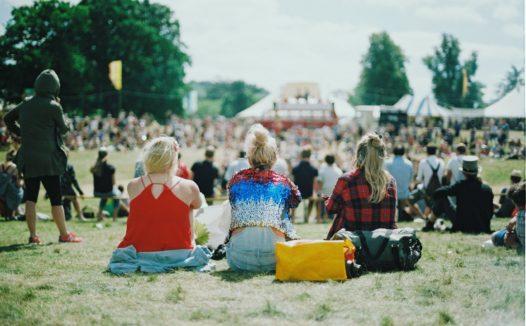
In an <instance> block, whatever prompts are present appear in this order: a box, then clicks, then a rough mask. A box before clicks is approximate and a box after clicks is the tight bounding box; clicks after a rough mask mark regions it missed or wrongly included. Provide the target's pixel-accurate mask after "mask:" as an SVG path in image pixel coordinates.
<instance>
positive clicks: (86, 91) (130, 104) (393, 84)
mask: <svg viewBox="0 0 526 326" xmlns="http://www.w3.org/2000/svg"><path fill="white" fill-rule="evenodd" d="M369 41H370V45H369V48H368V50H367V52H366V53H365V54H364V56H363V57H362V60H361V65H362V71H361V74H360V79H359V83H358V85H357V86H356V87H355V89H354V91H353V92H352V95H351V97H350V102H351V103H352V104H355V105H356V104H385V105H390V104H394V103H395V102H396V101H398V100H399V99H400V98H401V97H402V96H404V95H406V94H411V93H412V88H411V86H410V84H409V80H408V78H407V74H406V68H405V64H406V63H407V60H408V59H407V57H406V56H405V55H404V53H403V51H402V49H401V48H400V47H399V46H398V45H396V44H395V43H394V42H393V40H392V39H391V38H390V36H389V35H388V34H387V32H380V33H374V34H372V35H371V36H370V39H369ZM460 53H461V49H460V42H459V41H458V39H457V38H455V37H454V36H452V35H449V34H444V35H443V36H442V41H441V43H440V44H439V45H438V46H437V47H435V48H434V49H433V53H432V54H430V55H428V56H426V57H425V58H423V59H422V62H423V64H424V65H425V66H426V67H428V68H429V70H430V71H431V72H432V76H433V77H432V84H433V93H434V95H435V97H436V99H437V101H438V103H439V104H440V105H442V106H446V107H452V106H454V107H482V106H484V105H485V103H484V102H483V95H484V93H483V90H484V84H482V83H481V82H479V81H477V80H476V79H475V74H476V72H477V69H478V62H477V59H478V57H477V53H476V52H473V53H471V54H470V56H469V58H468V59H467V60H465V61H461V60H460ZM113 60H122V62H123V73H122V79H123V80H122V84H123V90H122V94H121V96H122V108H123V109H124V110H126V111H133V112H135V113H137V114H142V113H145V112H149V113H152V114H154V115H155V116H156V117H158V118H161V117H164V116H166V115H167V114H169V113H175V114H178V115H184V114H185V112H184V109H183V103H182V102H183V101H182V99H183V97H184V96H185V94H186V93H187V92H188V91H189V90H191V89H195V90H197V92H198V94H199V110H198V112H197V113H198V115H200V116H207V115H224V116H226V117H232V116H234V115H235V114H237V113H238V112H240V111H241V110H243V109H245V108H247V107H248V106H250V105H252V104H253V103H254V102H256V101H257V100H259V99H260V98H261V97H263V96H265V95H266V94H267V93H268V92H267V91H266V90H264V89H262V88H259V87H257V86H255V85H250V84H247V83H245V82H244V81H233V82H192V83H190V84H185V83H184V81H183V80H184V77H185V69H186V67H187V66H188V65H190V64H191V58H190V57H189V55H188V54H187V53H186V48H185V45H184V44H183V43H182V42H181V38H180V27H179V22H178V20H177V19H176V18H175V13H174V12H173V11H172V10H171V9H170V8H168V7H166V6H163V5H160V4H155V3H150V2H149V1H148V0H81V1H80V2H79V3H78V4H75V5H73V4H71V3H69V2H65V1H62V0H37V1H35V2H34V3H33V4H32V5H29V6H21V7H17V8H14V9H13V10H12V12H11V19H10V20H9V21H8V23H7V25H6V28H5V33H4V34H3V35H2V36H0V76H2V78H0V97H1V98H3V99H4V100H6V101H8V102H19V101H20V100H21V98H22V97H23V96H24V93H25V92H26V91H27V90H28V89H30V88H31V87H32V85H33V82H34V79H35V77H36V76H37V74H38V73H39V72H40V71H41V70H43V69H45V68H53V69H54V70H55V71H56V72H57V73H58V75H59V76H60V78H61V80H62V89H61V100H62V103H63V107H64V108H65V110H66V111H75V112H76V113H78V114H82V115H88V114H92V113H94V112H95V111H102V112H105V113H111V114H116V113H117V110H118V109H119V108H118V103H119V101H118V97H119V94H118V92H117V91H116V90H115V89H114V88H113V86H112V84H111V82H110V80H109V78H108V64H109V63H110V62H111V61H113ZM523 73H524V69H519V68H516V67H513V66H512V67H511V69H510V71H508V72H507V73H506V76H505V77H504V79H503V81H502V82H501V84H500V85H499V94H498V96H503V95H504V94H505V93H507V92H508V91H510V90H511V89H513V88H515V87H516V86H517V85H519V84H520V85H523V84H524V77H523Z"/></svg>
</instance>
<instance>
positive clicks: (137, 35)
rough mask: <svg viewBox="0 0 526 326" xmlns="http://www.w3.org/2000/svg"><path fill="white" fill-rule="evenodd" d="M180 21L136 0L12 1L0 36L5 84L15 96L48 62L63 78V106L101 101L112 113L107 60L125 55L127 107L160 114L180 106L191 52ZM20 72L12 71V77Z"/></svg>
mask: <svg viewBox="0 0 526 326" xmlns="http://www.w3.org/2000/svg"><path fill="white" fill-rule="evenodd" d="M183 49H184V45H183V44H182V43H181V41H180V33H179V23H178V21H177V20H176V19H174V18H173V12H172V11H171V10H170V9H169V8H168V7H166V6H162V5H159V4H151V3H150V2H149V1H147V0H144V1H138V0H82V1H81V2H80V3H79V4H77V5H75V6H72V5H70V4H69V3H67V2H63V1H60V0H49V1H44V0H39V1H36V2H35V3H34V4H33V5H32V6H22V7H19V8H15V9H13V12H12V18H11V20H10V21H9V22H8V24H7V26H6V32H5V34H4V35H3V36H1V37H0V73H2V75H3V74H4V73H7V74H9V75H10V76H17V77H16V78H18V79H17V80H15V81H14V82H12V80H11V79H10V80H9V82H7V81H5V80H2V81H1V82H0V89H2V90H3V93H5V94H7V96H6V97H8V99H10V100H16V97H18V98H19V95H18V94H20V93H21V92H22V91H23V90H24V89H25V88H30V87H32V85H33V81H34V78H35V77H36V75H37V74H38V73H39V72H40V71H41V70H43V69H45V68H52V69H55V70H56V71H57V73H58V75H59V77H60V78H61V80H62V90H61V97H62V100H63V106H64V108H65V110H66V111H67V110H70V109H72V108H81V109H82V111H83V112H84V113H90V112H93V111H95V110H96V109H97V108H102V109H103V110H104V111H105V112H107V113H109V112H112V113H115V112H116V109H117V102H118V101H117V96H118V93H117V91H115V90H114V89H113V86H112V85H111V83H110V81H109V78H108V64H109V62H111V61H113V60H116V59H120V60H122V61H123V92H122V94H123V108H124V109H126V110H130V111H135V112H136V113H138V114H142V113H144V112H151V113H153V114H155V115H156V116H157V117H163V116H164V114H165V113H166V112H168V111H170V112H175V113H178V114H182V113H183V112H182V98H183V95H184V94H185V92H186V91H187V87H186V86H185V84H184V82H183V78H184V75H185V67H186V65H188V64H189V63H190V58H189V57H188V55H187V54H186V53H185V52H184V51H183ZM14 78H15V77H14Z"/></svg>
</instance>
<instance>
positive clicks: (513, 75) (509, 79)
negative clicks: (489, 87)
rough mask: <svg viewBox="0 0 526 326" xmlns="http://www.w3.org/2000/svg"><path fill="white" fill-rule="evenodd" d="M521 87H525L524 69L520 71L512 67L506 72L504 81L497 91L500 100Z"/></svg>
mask: <svg viewBox="0 0 526 326" xmlns="http://www.w3.org/2000/svg"><path fill="white" fill-rule="evenodd" d="M519 86H524V67H523V68H521V69H519V68H517V67H515V66H511V68H510V70H508V71H507V72H506V76H505V77H504V79H503V80H502V81H501V82H500V83H499V86H498V90H497V96H498V98H499V99H500V98H501V97H503V96H504V95H506V94H508V93H509V92H510V91H512V90H514V89H515V88H517V87H519Z"/></svg>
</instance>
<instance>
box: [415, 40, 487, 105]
mask: <svg viewBox="0 0 526 326" xmlns="http://www.w3.org/2000/svg"><path fill="white" fill-rule="evenodd" d="M460 53H461V50H460V44H459V41H458V39H457V38H455V37H454V36H453V35H450V34H443V35H442V42H441V43H440V46H439V47H435V49H434V53H433V54H432V55H429V56H427V57H425V58H423V62H424V64H425V65H426V66H427V67H428V68H429V70H431V72H432V73H433V79H432V81H433V93H434V95H435V98H436V99H437V102H438V103H439V104H440V105H442V106H446V107H471V108H477V107H482V106H483V105H484V102H483V100H482V97H483V92H482V89H483V88H484V85H483V84H482V83H480V82H478V81H475V80H474V79H473V78H474V76H475V73H476V72H477V69H478V63H477V53H476V52H472V53H471V55H470V56H469V59H468V60H466V61H465V62H464V63H462V62H461V61H460Z"/></svg>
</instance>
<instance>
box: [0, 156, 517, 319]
mask: <svg viewBox="0 0 526 326" xmlns="http://www.w3.org/2000/svg"><path fill="white" fill-rule="evenodd" d="M137 155H138V153H137V152H135V153H133V152H132V153H113V154H110V162H112V163H113V164H115V165H116V166H117V167H118V168H117V179H118V180H119V183H123V184H125V183H126V180H128V179H130V178H131V176H132V174H133V163H134V162H135V159H136V157H137ZM202 155H203V153H202V151H186V152H184V153H183V158H184V161H185V162H186V163H190V164H191V163H192V162H193V161H194V160H196V159H200V158H201V157H202ZM95 156H96V153H95V152H80V153H72V155H71V161H72V162H73V164H74V165H75V167H76V169H77V173H78V175H79V179H80V180H81V183H82V185H83V187H84V189H85V190H86V192H87V193H90V184H91V178H90V175H89V172H88V167H89V166H90V165H91V164H93V161H94V158H95ZM482 165H483V167H484V172H483V177H484V179H486V180H488V181H491V185H492V186H493V188H494V190H498V189H499V188H500V187H501V186H503V185H506V184H507V183H508V175H509V171H511V169H513V168H520V169H524V161H520V162H519V161H493V160H489V159H487V160H483V161H482ZM83 204H87V205H90V206H92V207H96V202H95V201H94V200H88V201H86V203H83ZM38 208H39V211H42V212H45V213H49V205H48V204H47V203H44V202H43V201H42V200H41V201H40V203H39V205H38ZM506 222H507V220H506V219H495V220H493V223H492V227H493V229H498V228H500V227H503V226H504V225H505V224H506ZM402 226H413V227H415V228H419V227H421V226H422V225H421V224H417V223H406V224H402ZM37 227H38V232H39V234H40V236H41V237H42V239H43V240H44V242H45V245H42V246H28V245H26V244H25V243H26V240H27V227H26V225H25V223H22V222H3V221H2V222H0V325H41V324H48V325H73V324H75V325H77V324H81V325H85V324H97V325H99V324H100V325H167V324H169V325H172V324H173V325H181V324H207V325H214V324H241V325H244V324H255V325H268V324H278V325H282V324H283V325H289V324H301V325H308V324H318V323H320V322H323V323H327V324H347V325H446V324H457V325H475V324H476V325H524V321H525V319H524V313H525V312H524V304H525V301H524V267H525V266H524V258H523V257H521V256H518V255H517V254H516V253H515V252H514V251H511V250H505V249H502V248H489V249H484V248H482V246H481V245H482V243H483V242H484V241H485V240H486V239H488V236H487V235H462V234H440V233H419V237H420V239H421V241H422V243H423V246H424V252H423V258H422V259H421V260H420V262H419V263H418V265H417V268H416V269H415V270H414V271H411V272H403V273H402V272H396V273H369V274H365V275H363V276H361V277H359V278H356V279H352V280H349V281H347V282H320V283H309V282H297V283H279V282H275V281H274V276H273V275H272V274H253V273H247V274H241V273H233V272H230V271H229V270H228V266H227V264H226V261H224V260H223V261H219V262H217V265H216V270H215V271H214V272H211V273H202V274H201V273H194V272H189V271H176V272H173V273H169V274H160V275H148V274H134V275H131V276H126V277H116V276H113V275H111V274H108V273H106V272H105V267H106V264H107V262H108V259H109V257H110V255H111V252H112V250H113V249H114V248H115V246H116V245H117V243H118V242H119V241H120V240H121V238H122V236H123V235H124V231H125V221H124V220H120V221H119V222H117V223H111V222H107V223H105V224H104V227H103V228H97V227H96V226H95V223H94V222H87V223H80V222H77V221H72V222H69V228H70V229H71V230H74V231H76V232H77V233H78V234H80V235H81V236H83V237H84V238H85V240H84V242H83V243H81V244H58V243H57V237H58V234H57V230H56V228H55V226H54V224H53V223H50V222H39V223H38V226H37ZM328 229H329V225H327V224H322V225H320V224H298V225H297V230H298V233H299V234H300V235H302V236H303V237H304V238H310V239H320V238H323V237H324V236H325V235H326V233H327V231H328Z"/></svg>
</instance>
